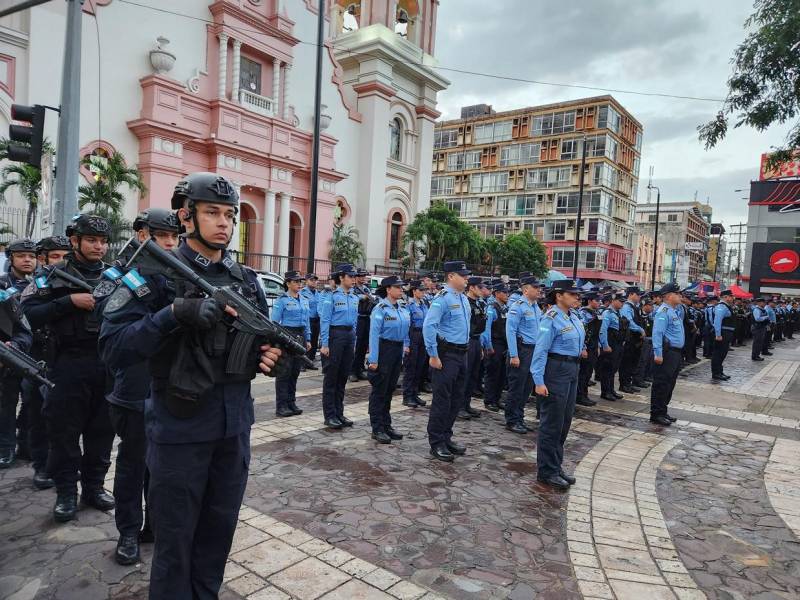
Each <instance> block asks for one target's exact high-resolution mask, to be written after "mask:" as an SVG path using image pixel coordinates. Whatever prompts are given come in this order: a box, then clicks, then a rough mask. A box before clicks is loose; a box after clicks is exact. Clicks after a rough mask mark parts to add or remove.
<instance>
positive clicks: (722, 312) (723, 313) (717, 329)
mask: <svg viewBox="0 0 800 600" xmlns="http://www.w3.org/2000/svg"><path fill="white" fill-rule="evenodd" d="M730 316H733V313H731V309H730V308H729V307H728V305H727V304H725V303H724V302H720V303H719V304H717V305H716V306H715V307H714V335H716V336H717V337H719V336H721V335H722V330H723V329H728V330H730V331H733V330H734V329H735V328H734V327H731V326H729V325H726V326H725V327H723V326H722V319H724V318H726V317H730Z"/></svg>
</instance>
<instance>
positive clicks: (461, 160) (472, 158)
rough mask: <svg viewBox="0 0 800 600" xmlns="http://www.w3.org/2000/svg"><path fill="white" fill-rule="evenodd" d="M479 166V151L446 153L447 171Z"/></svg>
mask: <svg viewBox="0 0 800 600" xmlns="http://www.w3.org/2000/svg"><path fill="white" fill-rule="evenodd" d="M480 166H481V151H480V150H470V151H469V152H453V153H452V154H448V155H447V170H448V171H463V170H464V169H478V168H480Z"/></svg>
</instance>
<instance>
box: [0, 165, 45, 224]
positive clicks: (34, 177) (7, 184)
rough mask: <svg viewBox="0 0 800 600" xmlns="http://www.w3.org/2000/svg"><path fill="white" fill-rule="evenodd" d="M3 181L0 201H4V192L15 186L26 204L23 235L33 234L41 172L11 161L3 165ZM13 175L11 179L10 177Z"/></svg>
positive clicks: (1, 175)
mask: <svg viewBox="0 0 800 600" xmlns="http://www.w3.org/2000/svg"><path fill="white" fill-rule="evenodd" d="M0 177H2V179H3V181H2V183H0V202H2V203H5V201H6V192H7V191H8V190H9V189H11V188H13V187H16V188H18V189H19V192H20V194H21V195H22V197H23V198H24V199H25V202H26V203H27V205H28V214H27V217H26V219H25V236H26V237H31V236H33V228H34V225H35V224H36V213H37V211H38V210H39V194H40V192H41V190H42V172H41V171H40V170H39V169H37V168H36V167H32V166H30V165H26V164H23V163H11V164H9V165H6V166H5V167H3V171H2V174H0ZM12 177H13V179H12Z"/></svg>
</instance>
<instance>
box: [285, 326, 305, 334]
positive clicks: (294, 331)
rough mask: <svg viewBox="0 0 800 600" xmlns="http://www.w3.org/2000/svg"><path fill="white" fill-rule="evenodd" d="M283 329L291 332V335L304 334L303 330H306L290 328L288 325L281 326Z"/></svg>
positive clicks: (298, 327)
mask: <svg viewBox="0 0 800 600" xmlns="http://www.w3.org/2000/svg"><path fill="white" fill-rule="evenodd" d="M283 328H284V329H288V330H289V331H291V332H292V333H304V332H305V330H306V328H305V327H300V326H297V327H290V326H289V325H284V326H283Z"/></svg>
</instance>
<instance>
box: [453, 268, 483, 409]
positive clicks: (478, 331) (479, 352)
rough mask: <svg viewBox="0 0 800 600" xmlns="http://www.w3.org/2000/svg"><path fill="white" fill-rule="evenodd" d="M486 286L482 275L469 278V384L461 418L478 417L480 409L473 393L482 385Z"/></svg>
mask: <svg viewBox="0 0 800 600" xmlns="http://www.w3.org/2000/svg"><path fill="white" fill-rule="evenodd" d="M485 287H486V286H484V284H483V279H481V278H480V277H470V278H469V279H467V294H466V296H467V300H468V301H469V310H470V321H469V349H468V350H467V384H466V386H465V387H464V406H462V407H461V410H460V411H459V412H458V418H460V419H465V420H469V419H477V418H479V417H480V416H481V413H480V411H479V410H476V409H474V408H472V406H471V405H470V402H471V401H472V394H473V392H475V391H476V390H477V389H478V388H479V387H480V385H481V384H480V376H481V363H482V362H483V342H482V337H481V336H482V335H483V332H484V331H485V330H486V303H485V302H484V300H483V290H484V289H485Z"/></svg>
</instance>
